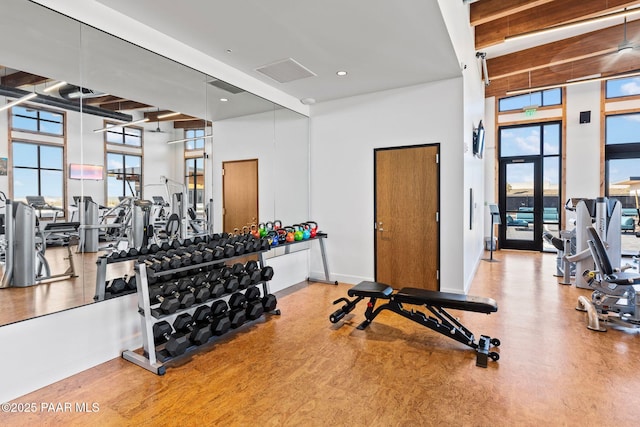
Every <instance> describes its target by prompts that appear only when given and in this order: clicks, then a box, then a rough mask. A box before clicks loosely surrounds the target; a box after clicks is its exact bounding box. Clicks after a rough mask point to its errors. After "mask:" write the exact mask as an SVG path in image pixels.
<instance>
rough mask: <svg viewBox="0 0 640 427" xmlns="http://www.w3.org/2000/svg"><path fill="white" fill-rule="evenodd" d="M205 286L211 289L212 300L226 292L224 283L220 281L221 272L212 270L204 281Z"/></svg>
mask: <svg viewBox="0 0 640 427" xmlns="http://www.w3.org/2000/svg"><path fill="white" fill-rule="evenodd" d="M204 286H207V287H208V288H209V293H211V297H212V298H218V297H220V296H222V295H224V293H225V292H226V290H225V288H224V283H223V282H222V281H221V280H220V270H211V271H210V272H209V274H208V275H207V278H206V279H205V281H204Z"/></svg>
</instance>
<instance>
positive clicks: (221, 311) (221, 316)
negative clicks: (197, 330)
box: [193, 300, 231, 336]
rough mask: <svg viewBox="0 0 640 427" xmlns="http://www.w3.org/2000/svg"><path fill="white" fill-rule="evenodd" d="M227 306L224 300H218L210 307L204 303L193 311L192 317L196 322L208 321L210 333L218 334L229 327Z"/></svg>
mask: <svg viewBox="0 0 640 427" xmlns="http://www.w3.org/2000/svg"><path fill="white" fill-rule="evenodd" d="M227 308H228V307H227V304H226V303H225V302H224V301H222V300H218V301H215V302H214V303H213V304H212V305H211V307H208V306H206V305H203V306H200V307H198V308H197V309H196V311H195V312H194V313H193V318H194V319H195V321H196V322H200V323H209V324H210V325H211V326H210V327H211V333H212V334H214V335H217V336H220V335H223V334H225V333H226V332H227V331H228V330H229V329H230V328H231V321H230V320H229V316H228V314H227Z"/></svg>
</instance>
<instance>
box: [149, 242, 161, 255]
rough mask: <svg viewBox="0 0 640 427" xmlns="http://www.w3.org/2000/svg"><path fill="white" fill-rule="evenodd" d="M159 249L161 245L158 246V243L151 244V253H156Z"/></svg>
mask: <svg viewBox="0 0 640 427" xmlns="http://www.w3.org/2000/svg"><path fill="white" fill-rule="evenodd" d="M159 250H160V246H158V245H157V244H155V243H152V244H151V245H150V246H149V253H151V254H155V253H156V252H158V251H159Z"/></svg>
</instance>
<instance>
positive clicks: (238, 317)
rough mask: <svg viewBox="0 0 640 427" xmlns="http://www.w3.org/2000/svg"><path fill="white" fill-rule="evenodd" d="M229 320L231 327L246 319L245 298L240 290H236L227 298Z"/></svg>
mask: <svg viewBox="0 0 640 427" xmlns="http://www.w3.org/2000/svg"><path fill="white" fill-rule="evenodd" d="M229 308H230V310H229V320H230V322H231V327H232V328H233V329H235V328H237V327H239V326H240V325H242V324H243V323H244V322H246V321H247V314H246V308H247V299H246V298H245V297H244V295H243V294H241V293H240V292H236V293H235V294H233V295H231V297H230V298H229Z"/></svg>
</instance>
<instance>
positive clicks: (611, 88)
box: [605, 77, 640, 99]
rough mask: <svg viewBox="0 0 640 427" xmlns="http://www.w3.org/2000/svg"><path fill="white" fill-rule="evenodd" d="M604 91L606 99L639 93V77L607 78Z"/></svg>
mask: <svg viewBox="0 0 640 427" xmlns="http://www.w3.org/2000/svg"><path fill="white" fill-rule="evenodd" d="M605 93H606V98H607V99H609V98H622V97H625V96H634V95H640V77H627V78H625V79H615V80H607V83H606V85H605Z"/></svg>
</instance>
